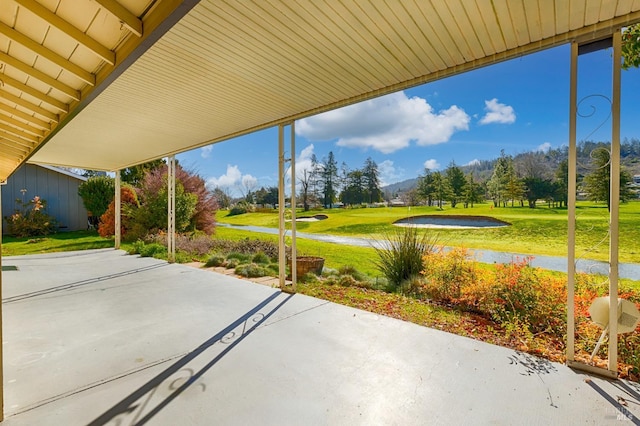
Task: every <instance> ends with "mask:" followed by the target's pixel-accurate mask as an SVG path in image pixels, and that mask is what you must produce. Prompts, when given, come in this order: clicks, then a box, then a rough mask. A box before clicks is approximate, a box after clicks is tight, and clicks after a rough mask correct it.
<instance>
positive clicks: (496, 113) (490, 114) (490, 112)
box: [480, 98, 516, 124]
mask: <svg viewBox="0 0 640 426" xmlns="http://www.w3.org/2000/svg"><path fill="white" fill-rule="evenodd" d="M484 104H485V107H484V110H485V111H487V113H486V114H485V115H484V117H482V118H481V119H480V124H490V123H501V124H511V123H513V122H515V121H516V113H515V112H514V111H513V107H511V106H509V105H505V104H501V103H500V102H498V99H496V98H493V99H491V100H490V101H484Z"/></svg>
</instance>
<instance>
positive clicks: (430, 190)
mask: <svg viewBox="0 0 640 426" xmlns="http://www.w3.org/2000/svg"><path fill="white" fill-rule="evenodd" d="M416 192H417V195H418V197H420V198H422V199H424V200H426V202H427V205H428V206H431V205H433V194H434V186H433V173H432V172H431V170H429V169H427V168H425V169H424V175H422V176H420V177H419V178H418V185H417V187H416Z"/></svg>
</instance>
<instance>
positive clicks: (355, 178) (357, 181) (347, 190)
mask: <svg viewBox="0 0 640 426" xmlns="http://www.w3.org/2000/svg"><path fill="white" fill-rule="evenodd" d="M366 196H367V191H366V186H365V178H364V173H363V171H362V170H353V171H351V172H348V173H347V178H346V181H345V184H344V189H343V190H342V192H341V193H340V201H342V202H343V203H344V204H345V205H351V206H353V205H355V204H362V203H363V202H365V201H366Z"/></svg>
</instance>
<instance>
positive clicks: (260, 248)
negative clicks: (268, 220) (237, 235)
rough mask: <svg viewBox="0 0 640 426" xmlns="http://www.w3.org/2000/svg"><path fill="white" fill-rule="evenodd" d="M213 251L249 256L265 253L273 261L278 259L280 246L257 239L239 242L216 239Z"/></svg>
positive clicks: (246, 239)
mask: <svg viewBox="0 0 640 426" xmlns="http://www.w3.org/2000/svg"><path fill="white" fill-rule="evenodd" d="M212 249H215V250H216V251H219V252H223V253H225V252H237V253H244V254H249V255H254V254H256V253H259V252H263V253H264V254H266V255H267V256H269V258H271V259H274V258H277V257H278V244H276V243H274V242H272V241H266V240H259V239H257V238H256V239H250V238H245V239H243V240H239V241H231V240H217V239H214V240H213V247H212Z"/></svg>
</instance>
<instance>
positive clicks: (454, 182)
mask: <svg viewBox="0 0 640 426" xmlns="http://www.w3.org/2000/svg"><path fill="white" fill-rule="evenodd" d="M445 178H446V180H447V182H448V184H449V188H450V189H451V193H450V197H449V202H450V203H451V207H455V206H456V205H457V204H458V202H459V201H460V200H462V199H463V198H464V192H465V185H466V183H467V181H466V179H465V177H464V173H463V172H462V169H461V168H460V167H458V166H456V163H455V162H454V161H452V162H451V163H450V164H449V167H447V170H445Z"/></svg>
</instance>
